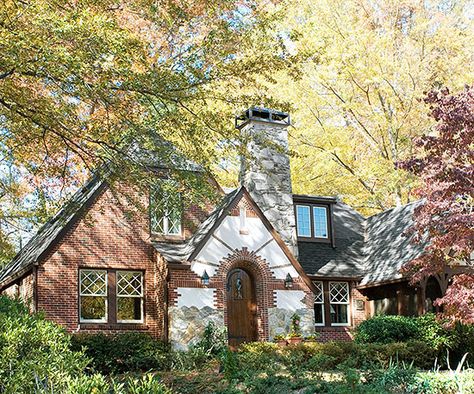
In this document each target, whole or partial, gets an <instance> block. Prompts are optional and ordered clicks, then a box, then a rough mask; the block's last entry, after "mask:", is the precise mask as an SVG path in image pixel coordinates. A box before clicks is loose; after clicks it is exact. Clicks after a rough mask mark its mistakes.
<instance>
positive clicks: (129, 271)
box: [115, 269, 145, 324]
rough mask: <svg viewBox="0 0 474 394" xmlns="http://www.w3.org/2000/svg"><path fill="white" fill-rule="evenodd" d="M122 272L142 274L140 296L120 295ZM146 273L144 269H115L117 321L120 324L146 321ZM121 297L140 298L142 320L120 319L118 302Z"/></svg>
mask: <svg viewBox="0 0 474 394" xmlns="http://www.w3.org/2000/svg"><path fill="white" fill-rule="evenodd" d="M122 272H126V273H129V274H140V281H141V283H140V285H141V295H139V296H131V295H127V296H124V295H119V292H118V276H119V274H120V273H122ZM143 279H144V273H143V271H132V270H123V269H119V270H115V317H116V321H117V323H119V324H123V323H125V324H127V323H132V324H134V323H135V324H137V323H138V324H139V323H143V322H144V316H145V311H144V309H145V308H144V307H145V302H144V299H145V291H144V289H145V286H144V280H143ZM119 298H140V312H141V316H140V320H119V318H118V307H119V305H118V304H119V303H118V300H119Z"/></svg>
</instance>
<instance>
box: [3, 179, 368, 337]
mask: <svg viewBox="0 0 474 394" xmlns="http://www.w3.org/2000/svg"><path fill="white" fill-rule="evenodd" d="M123 191H124V192H126V193H133V191H132V190H130V189H127V188H123ZM146 200H147V199H144V201H143V202H144V203H145V204H146ZM207 208H210V207H207ZM207 208H206V209H203V208H200V207H197V206H192V207H189V208H188V209H186V210H185V213H184V218H183V237H181V239H183V238H187V237H189V236H190V235H191V234H192V232H193V231H194V230H195V228H196V226H197V225H199V223H200V222H202V221H203V220H204V219H205V218H206V217H207V216H208V214H209V212H208V210H209V209H207ZM241 208H245V212H246V216H247V217H258V213H257V212H256V211H255V210H254V209H253V207H252V204H251V203H250V202H249V201H247V200H246V199H245V198H243V199H242V200H241V201H240V202H239V203H238V204H235V206H233V207H230V209H229V214H230V215H231V216H238V215H240V210H241ZM178 238H179V237H175V241H176V242H179V239H178ZM151 241H152V237H151V236H150V231H149V218H148V213H147V212H143V211H142V210H140V209H135V208H131V207H130V204H129V203H127V200H126V198H124V197H123V196H122V195H119V194H118V193H117V192H116V190H115V191H112V190H110V189H109V188H103V190H102V191H101V192H100V193H99V194H98V195H97V196H96V197H95V200H94V201H93V203H92V204H91V205H90V206H89V207H88V208H87V209H86V211H85V212H84V213H83V215H82V217H81V218H80V219H79V220H77V221H76V222H75V223H73V224H72V225H71V226H70V228H68V229H67V232H66V233H65V234H64V236H63V237H62V238H61V240H60V242H58V243H57V244H56V245H55V247H54V248H53V249H52V250H50V251H49V252H48V254H47V255H46V256H45V257H44V259H43V261H41V262H40V264H39V265H38V266H37V267H34V268H33V270H32V271H31V273H30V274H27V275H26V276H24V277H23V278H22V279H20V280H17V281H16V282H14V284H13V285H12V286H10V287H9V288H7V289H6V290H4V293H6V294H9V295H12V296H21V297H22V298H23V299H25V300H28V301H29V302H30V305H32V309H33V308H34V307H35V306H36V307H37V309H38V310H41V311H43V312H45V314H46V316H47V318H49V319H50V320H52V321H55V322H57V323H59V324H61V325H63V326H64V327H66V328H67V330H68V331H70V332H79V331H80V332H107V333H109V332H122V331H131V330H133V331H143V332H148V333H150V334H151V335H153V336H155V337H157V338H162V339H166V338H167V337H168V332H167V330H168V316H167V311H168V306H175V305H176V302H177V299H178V291H177V289H178V288H182V287H184V288H203V287H207V288H212V289H216V292H215V306H216V308H217V310H218V311H222V312H223V316H224V323H225V324H226V323H227V307H226V304H227V300H226V291H225V289H226V282H227V275H228V274H229V272H230V271H231V270H233V269H234V268H241V269H243V270H245V271H246V272H247V273H248V274H249V275H250V276H251V278H252V280H253V283H254V284H255V290H256V302H257V327H258V339H259V340H262V341H263V340H268V339H269V336H270V334H269V332H270V330H269V319H268V314H269V309H271V308H275V307H276V306H277V305H276V300H275V298H274V297H275V291H276V290H280V291H281V290H283V291H285V290H286V289H285V285H284V281H283V280H282V279H276V278H275V277H274V275H273V274H272V271H271V268H270V267H269V264H268V262H267V261H265V260H264V259H262V258H261V257H260V256H259V255H258V251H257V252H253V251H249V250H248V249H247V248H245V247H244V248H242V249H240V250H235V251H234V252H232V253H229V254H228V255H227V257H225V258H224V259H223V260H222V261H221V262H220V264H219V267H218V269H217V271H216V273H215V275H213V276H212V278H211V279H210V283H209V285H208V286H204V285H203V284H202V283H201V278H200V277H199V276H198V275H197V274H195V273H194V272H193V271H191V269H190V266H189V265H185V264H167V263H166V262H165V261H164V259H163V258H162V257H161V256H159V255H157V252H156V251H155V249H154V248H153V246H152V244H151ZM84 268H89V269H106V270H110V271H113V270H118V269H119V270H135V271H142V272H144V289H145V290H144V321H143V323H140V324H136V323H133V324H132V323H112V322H109V323H94V324H92V323H87V324H84V323H81V322H80V321H79V270H80V269H84ZM354 286H355V283H352V284H351V302H350V314H351V316H352V320H351V321H352V323H353V325H354V324H358V323H359V322H360V321H362V320H364V318H365V311H364V310H360V309H357V308H356V307H355V304H354V302H355V300H359V299H363V296H362V295H361V294H360V293H359V292H358V291H357V290H356V289H355V287H354ZM291 290H301V291H303V292H304V293H305V294H306V297H305V299H304V303H305V304H306V305H307V307H308V308H312V305H313V293H312V291H311V288H310V287H309V286H308V284H307V282H305V281H304V280H303V279H302V277H300V276H298V277H295V278H293V287H292V289H291ZM316 330H317V332H319V333H320V340H323V341H326V340H347V339H350V337H351V336H350V330H351V327H331V326H330V325H327V326H326V327H318V328H317V329H316Z"/></svg>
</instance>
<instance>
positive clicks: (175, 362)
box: [170, 321, 227, 371]
mask: <svg viewBox="0 0 474 394" xmlns="http://www.w3.org/2000/svg"><path fill="white" fill-rule="evenodd" d="M226 350H227V331H226V329H225V328H224V327H220V326H217V325H216V324H215V323H214V322H212V321H211V322H209V323H208V324H207V326H206V328H205V329H204V332H203V335H202V338H201V339H200V340H199V341H198V342H196V343H195V344H194V345H191V346H190V347H189V349H188V350H187V351H173V352H172V354H171V357H170V358H171V359H172V368H173V369H177V370H182V371H191V370H194V369H201V367H203V366H204V365H205V364H206V363H207V362H208V361H209V360H210V359H213V358H218V356H220V355H221V354H222V353H223V352H225V351H226Z"/></svg>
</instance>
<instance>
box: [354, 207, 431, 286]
mask: <svg viewBox="0 0 474 394" xmlns="http://www.w3.org/2000/svg"><path fill="white" fill-rule="evenodd" d="M420 204H421V202H420V201H417V202H414V203H410V204H407V205H404V206H401V207H397V208H393V209H389V210H388V211H385V212H382V213H379V214H377V215H374V216H371V217H369V218H368V219H367V221H366V234H367V242H366V246H365V255H366V263H365V265H366V269H365V271H366V272H365V276H364V277H363V279H362V281H361V283H360V284H361V285H368V284H374V283H379V282H385V281H389V280H395V279H401V278H402V275H401V274H400V273H399V270H400V268H401V267H402V266H403V265H404V264H405V263H407V262H409V261H410V260H412V259H414V258H415V257H417V256H419V255H420V254H421V253H422V252H423V248H424V245H420V244H413V243H412V242H411V237H410V236H406V235H404V232H405V231H406V230H408V229H409V228H410V227H411V226H412V225H413V212H414V210H415V208H416V207H417V206H419V205H420Z"/></svg>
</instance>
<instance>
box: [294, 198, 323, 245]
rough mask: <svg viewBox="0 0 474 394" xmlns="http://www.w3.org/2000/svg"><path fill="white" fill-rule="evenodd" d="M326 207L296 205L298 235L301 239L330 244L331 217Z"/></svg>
mask: <svg viewBox="0 0 474 394" xmlns="http://www.w3.org/2000/svg"><path fill="white" fill-rule="evenodd" d="M328 209H329V208H328V206H326V205H315V204H308V205H301V204H297V205H296V233H297V236H298V237H300V238H310V239H314V240H319V241H321V242H329V215H328Z"/></svg>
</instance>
